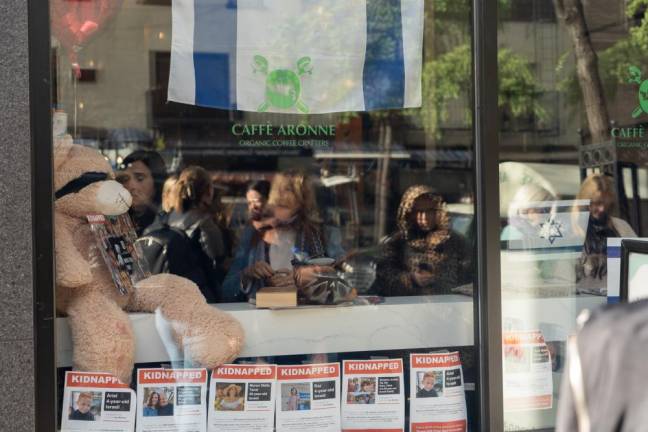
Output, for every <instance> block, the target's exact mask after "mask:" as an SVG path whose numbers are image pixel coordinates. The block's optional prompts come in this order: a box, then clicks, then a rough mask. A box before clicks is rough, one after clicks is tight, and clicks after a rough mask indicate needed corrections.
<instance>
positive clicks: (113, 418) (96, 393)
mask: <svg viewBox="0 0 648 432" xmlns="http://www.w3.org/2000/svg"><path fill="white" fill-rule="evenodd" d="M134 428H135V392H133V390H131V389H130V388H129V387H128V386H127V385H126V384H124V383H122V382H121V381H119V379H117V378H116V377H115V376H113V375H110V374H106V373H92V372H66V373H65V389H64V392H63V410H62V412H61V432H76V431H112V432H122V431H124V432H126V431H128V432H132V431H133V429H134Z"/></svg>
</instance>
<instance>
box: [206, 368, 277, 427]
mask: <svg viewBox="0 0 648 432" xmlns="http://www.w3.org/2000/svg"><path fill="white" fill-rule="evenodd" d="M276 378H277V366H275V365H267V364H260V365H254V364H247V365H223V366H220V367H218V368H216V369H214V370H213V371H212V374H211V382H210V385H209V408H208V413H209V416H208V422H207V423H208V431H209V432H248V431H254V432H272V431H273V430H274V411H275V388H276V382H275V380H276Z"/></svg>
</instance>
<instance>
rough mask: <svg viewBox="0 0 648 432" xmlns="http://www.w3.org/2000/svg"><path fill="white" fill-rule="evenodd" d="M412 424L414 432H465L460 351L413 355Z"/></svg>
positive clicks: (464, 406)
mask: <svg viewBox="0 0 648 432" xmlns="http://www.w3.org/2000/svg"><path fill="white" fill-rule="evenodd" d="M410 424H411V426H410V430H411V431H412V432H423V431H425V432H428V431H435V432H466V430H467V417H466V395H465V392H464V380H463V371H462V368H461V359H460V358H459V353H458V352H451V353H433V354H410Z"/></svg>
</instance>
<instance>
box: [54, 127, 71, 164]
mask: <svg viewBox="0 0 648 432" xmlns="http://www.w3.org/2000/svg"><path fill="white" fill-rule="evenodd" d="M73 147H74V144H73V141H72V137H71V136H70V135H65V136H62V137H59V138H55V139H54V171H57V170H58V169H59V168H60V167H61V166H62V165H63V163H64V162H65V161H66V160H67V159H68V156H69V154H70V152H71V151H72V148H73Z"/></svg>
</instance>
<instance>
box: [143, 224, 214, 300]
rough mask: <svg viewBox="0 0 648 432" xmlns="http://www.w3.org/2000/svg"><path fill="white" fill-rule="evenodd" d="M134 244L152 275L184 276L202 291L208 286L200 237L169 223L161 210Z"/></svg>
mask: <svg viewBox="0 0 648 432" xmlns="http://www.w3.org/2000/svg"><path fill="white" fill-rule="evenodd" d="M192 232H195V231H192ZM135 244H136V245H137V246H138V247H140V248H141V251H142V255H143V256H144V258H145V259H146V261H147V263H148V269H149V271H150V272H151V274H160V273H171V274H175V275H178V276H182V277H185V278H187V279H190V280H191V281H193V282H194V283H195V284H196V285H198V287H200V288H201V291H202V290H203V288H204V287H206V286H207V277H206V275H205V273H204V271H203V270H202V267H201V265H200V253H201V252H200V243H199V241H198V239H195V238H192V237H190V236H189V235H187V233H186V232H185V231H184V230H182V229H180V228H175V227H172V226H170V225H169V222H168V215H167V214H166V213H161V214H160V215H159V216H158V218H157V219H156V221H155V222H154V223H153V224H152V225H151V226H149V227H148V228H147V229H146V230H145V231H144V235H143V236H142V237H140V238H138V239H137V241H136V242H135Z"/></svg>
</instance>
